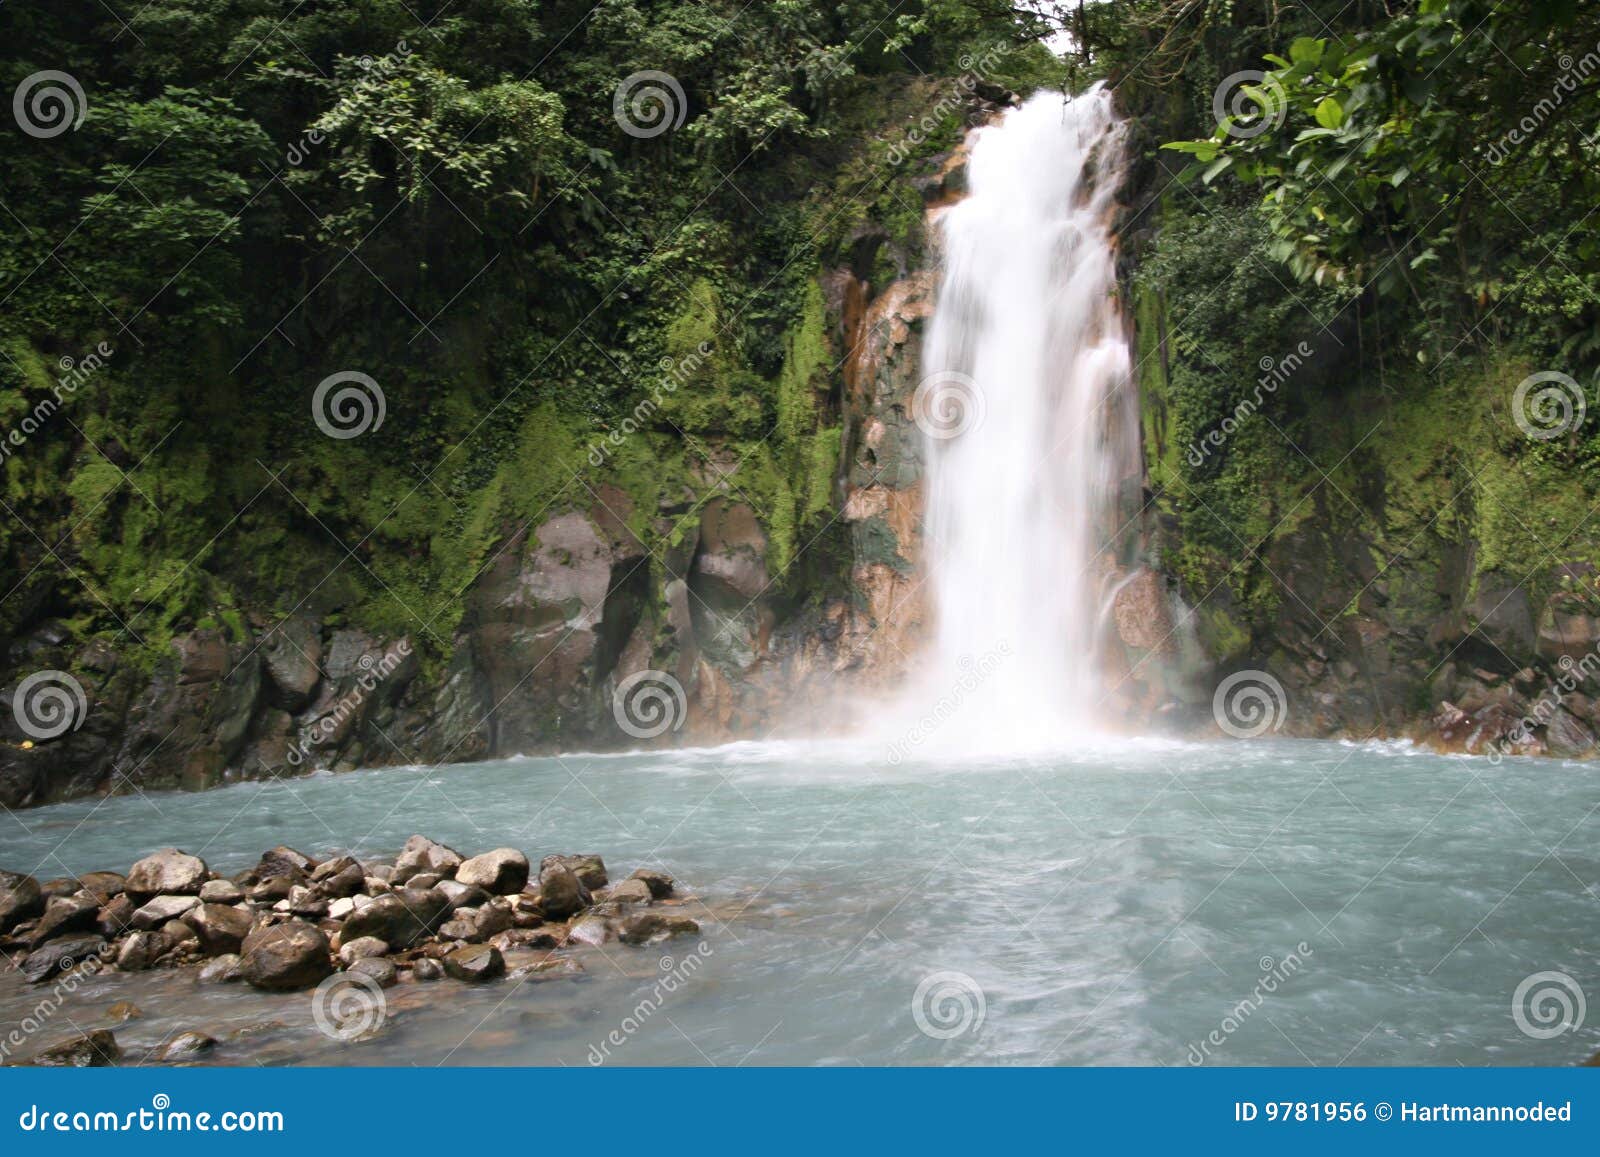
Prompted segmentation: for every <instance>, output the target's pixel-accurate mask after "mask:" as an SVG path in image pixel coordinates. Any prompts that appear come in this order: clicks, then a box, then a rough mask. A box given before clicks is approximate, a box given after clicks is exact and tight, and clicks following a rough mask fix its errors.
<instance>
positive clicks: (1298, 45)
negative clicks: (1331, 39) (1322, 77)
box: [1289, 36, 1324, 67]
mask: <svg viewBox="0 0 1600 1157" xmlns="http://www.w3.org/2000/svg"><path fill="white" fill-rule="evenodd" d="M1323 46H1324V42H1323V41H1321V40H1317V39H1315V38H1314V37H1310V36H1297V37H1295V40H1294V43H1292V44H1290V45H1289V59H1290V60H1292V61H1294V62H1295V63H1296V64H1309V65H1311V66H1312V67H1315V66H1316V65H1317V63H1318V62H1319V61H1320V60H1321V59H1322V49H1323Z"/></svg>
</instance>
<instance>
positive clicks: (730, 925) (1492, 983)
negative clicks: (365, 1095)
mask: <svg viewBox="0 0 1600 1157" xmlns="http://www.w3.org/2000/svg"><path fill="white" fill-rule="evenodd" d="M1597 808H1600V767H1596V766H1594V765H1587V764H1581V763H1567V762H1558V761H1549V760H1542V761H1533V760H1508V761H1506V762H1504V763H1501V764H1500V765H1498V766H1495V765H1492V764H1490V763H1489V762H1487V761H1485V760H1481V759H1468V758H1446V757H1439V756H1434V755H1428V754H1422V753H1419V752H1416V751H1413V750H1410V749H1408V748H1406V747H1404V746H1379V745H1367V746H1353V745H1344V744H1338V743H1331V742H1302V741H1271V742H1253V743H1216V744H1193V743H1177V742H1171V743H1168V742H1156V741H1126V740H1118V741H1115V742H1111V741H1105V742H1097V743H1094V744H1089V745H1086V746H1085V747H1084V748H1083V749H1081V750H1079V751H1076V752H1074V753H1070V754H1067V755H1062V756H1058V757H1052V758H1048V759H1044V758H1041V759H1037V760H1033V761H1007V762H998V763H994V764H987V765H986V764H982V763H974V762H972V761H961V762H949V763H940V762H928V763H923V764H910V763H908V764H904V765H901V766H899V767H896V768H892V769H891V768H888V767H885V766H882V765H881V764H875V763H873V762H870V761H869V760H867V759H866V757H865V756H864V755H862V754H860V753H858V752H854V751H853V750H852V749H850V748H849V747H846V746H837V745H788V744H786V745H770V744H769V745H754V744H743V745H735V746H732V747H727V748H719V749H715V750H709V751H690V752H677V753H671V754H638V755H627V756H563V757H561V758H559V759H557V758H544V759H516V760H510V761H505V762H497V763H491V764H477V765H462V766H455V767H446V768H432V769H398V770H383V771H370V772H352V773H347V774H342V775H332V774H320V775H317V776H313V777H310V778H304V779H294V780H286V781H282V782H278V783H271V784H242V785H235V786H230V787H225V788H221V789H218V790H214V791H210V792H205V793H200V794H159V795H148V796H137V795H135V796H122V797H117V798H112V799H105V800H96V801H80V802H74V803H68V804H62V805H58V806H53V807H48V808H42V809H38V810H34V811H27V812H18V813H14V814H10V815H8V816H4V817H0V867H5V868H9V869H13V870H22V871H31V872H34V873H35V874H37V875H39V876H40V877H41V878H43V877H48V876H53V875H64V874H67V873H71V872H79V871H85V870H90V869H97V868H115V869H118V870H123V871H125V870H126V869H127V867H128V865H129V864H130V863H131V862H132V861H133V860H134V859H136V858H137V857H139V856H140V855H142V854H144V853H146V852H148V851H150V850H152V849H155V848H158V847H162V846H167V845H176V846H179V847H182V848H184V849H186V850H188V851H191V852H194V853H197V854H200V855H202V856H204V857H205V858H206V860H207V861H208V862H209V863H210V864H211V865H212V867H214V868H217V869H220V870H226V871H232V870H236V869H238V868H242V867H245V866H248V865H249V864H252V863H253V862H254V861H255V859H256V858H257V857H258V856H259V854H260V853H261V851H263V850H264V849H265V848H267V847H270V846H272V845H274V844H278V843H288V844H291V845H294V846H296V847H298V848H300V849H302V850H303V851H306V852H308V853H312V854H317V855H320V854H322V853H325V852H328V851H332V850H336V849H350V850H353V851H355V852H356V853H358V854H370V855H375V856H382V855H392V854H393V853H394V851H395V850H396V849H397V848H398V847H399V845H400V844H401V843H402V842H403V841H404V840H405V838H406V837H407V836H408V835H410V834H412V833H413V832H424V833H426V834H428V835H430V836H432V837H434V838H436V839H440V840H443V841H445V842H447V843H449V844H451V845H453V846H455V847H456V848H458V849H459V850H461V851H463V852H473V851H479V850H485V849H488V848H493V847H498V846H503V845H511V846H516V847H520V848H523V849H525V850H526V851H527V852H528V853H529V854H530V855H531V856H532V857H534V858H535V859H537V858H538V857H539V856H541V855H544V854H547V853H550V852H599V853H601V854H602V855H604V857H605V859H606V862H607V864H608V865H609V866H610V867H611V869H612V874H613V877H614V878H617V877H620V876H622V875H625V874H626V873H627V872H629V871H631V870H632V869H633V868H634V867H637V866H640V865H650V866H654V867H658V868H662V869H664V870H666V871H668V872H670V873H671V874H672V875H673V876H675V877H677V878H678V880H679V881H680V882H681V883H682V885H683V887H684V888H685V890H687V891H691V892H692V893H693V894H694V895H695V896H696V897H697V898H698V903H696V904H691V905H689V906H688V910H689V911H690V912H691V913H692V914H695V915H697V917H698V918H699V919H700V921H701V924H702V928H703V938H702V940H701V941H696V940H693V939H679V940H676V941H673V942H671V943H670V944H666V945H655V946H651V947H644V948H630V947H625V946H621V945H608V946H607V947H606V948H604V949H603V950H598V951H591V952H589V953H587V954H585V955H584V957H583V962H584V966H585V976H586V979H583V980H567V979H561V980H547V981H543V982H540V983H523V984H517V983H513V982H502V983H498V984H492V985H488V986H486V987H482V988H469V987H467V986H465V985H461V984H458V983H456V982H454V981H440V982H437V983H435V984H432V985H422V984H403V985H401V986H399V987H397V988H395V989H391V990H389V993H388V994H387V1000H388V1004H389V1010H388V1013H389V1015H388V1020H387V1022H386V1023H385V1025H384V1027H383V1029H382V1030H381V1031H380V1032H378V1033H377V1035H376V1036H374V1037H373V1038H372V1039H369V1040H366V1041H362V1042H355V1043H346V1042H340V1041H333V1040H330V1039H328V1038H327V1037H325V1036H324V1035H323V1034H321V1033H319V1032H318V1031H317V1030H316V1028H315V1027H314V1026H313V1024H312V1021H311V1017H310V1012H309V1001H308V998H307V996H306V995H305V994H297V995H291V996H276V995H269V994H260V993H252V992H249V991H247V990H244V989H242V988H241V987H240V986H236V985H229V986H226V987H222V986H210V987H201V986H199V985H198V984H197V983H196V982H195V981H194V980H193V979H192V978H191V977H189V976H188V975H186V974H184V975H180V974H171V973H168V974H154V973H146V974H136V975H107V976H104V977H101V978H99V979H96V980H95V981H93V982H91V983H90V984H89V985H86V986H85V987H84V988H82V989H80V990H79V991H77V992H74V993H73V994H71V996H70V998H69V1011H70V1012H72V1014H73V1015H72V1019H73V1023H74V1024H77V1025H82V1026H84V1027H87V1026H88V1025H89V1024H91V1023H100V1022H99V1021H97V1020H96V1018H97V1017H101V1016H102V1015H103V1011H104V1009H105V1008H106V1007H108V1006H109V1004H110V1003H111V1002H113V1001H115V1000H119V999H131V1000H133V1001H134V1002H135V1003H137V1004H139V1005H140V1007H141V1008H143V1009H144V1011H145V1013H146V1015H145V1016H144V1017H142V1018H140V1019H139V1020H136V1021H132V1022H130V1023H129V1024H128V1025H126V1026H122V1027H119V1028H118V1030H117V1032H118V1037H119V1040H122V1041H123V1042H124V1047H125V1048H126V1049H129V1050H130V1051H131V1052H132V1053H134V1054H137V1051H138V1050H139V1049H140V1048H148V1047H149V1046H151V1045H153V1044H155V1043H157V1042H158V1041H159V1040H160V1039H162V1038H163V1037H164V1036H165V1035H166V1034H168V1033H170V1032H172V1031H174V1030H175V1029H178V1028H199V1029H202V1030H204V1031H207V1032H210V1033H211V1034H212V1035H214V1036H217V1037H219V1038H220V1039H223V1040H224V1045H223V1048H222V1049H221V1050H220V1051H219V1052H218V1053H217V1054H216V1056H215V1058H214V1059H215V1060H216V1061H217V1062H218V1063H256V1062H265V1063H280V1062H309V1063H350V1064H405V1065H434V1064H445V1063H450V1064H568V1065H585V1064H590V1063H593V1062H594V1061H596V1060H604V1061H605V1062H606V1063H620V1064H717V1065H738V1064H791V1063H800V1064H810V1063H826V1064H1035V1065H1036V1064H1070V1065H1084V1064H1132V1065H1184V1064H1189V1063H1194V1062H1195V1061H1197V1060H1198V1061H1200V1062H1202V1063H1206V1064H1243V1065H1255V1064H1292V1065H1300V1064H1316V1065H1337V1064H1379V1065H1382V1064H1465V1065H1484V1064H1568V1063H1573V1062H1575V1061H1578V1060H1581V1059H1583V1058H1584V1057H1586V1056H1588V1055H1589V1054H1591V1053H1593V1052H1595V1050H1596V1049H1600V1004H1596V1002H1597V1001H1600V815H1597ZM691 955H693V956H695V957H696V958H697V962H696V963H695V964H694V965H692V966H691V967H689V969H688V971H685V965H684V963H683V962H684V961H685V960H687V959H688V958H689V957H690V956H691ZM664 958H666V959H664ZM1538 973H1559V974H1561V976H1563V977H1565V978H1568V981H1570V988H1569V987H1568V986H1567V982H1566V981H1558V982H1555V983H1557V984H1558V985H1560V986H1561V987H1562V994H1561V995H1564V996H1566V997H1567V1001H1566V1005H1564V1006H1563V1005H1559V1002H1557V1003H1555V1004H1552V1003H1551V1001H1550V999H1544V1000H1543V1001H1542V1002H1541V1001H1540V1000H1539V999H1538V997H1537V993H1538V990H1539V989H1540V988H1541V987H1544V988H1549V986H1550V983H1551V982H1550V981H1549V980H1545V981H1540V982H1535V983H1534V984H1533V985H1532V986H1531V989H1530V992H1529V993H1527V994H1526V996H1527V999H1526V1000H1525V1001H1524V1005H1525V1011H1524V1013H1523V1015H1521V1016H1520V1017H1519V1016H1518V1015H1514V1010H1513V997H1514V995H1515V994H1516V992H1517V989H1518V986H1519V984H1522V983H1523V982H1524V981H1525V979H1526V978H1528V977H1530V976H1533V975H1534V974H1538ZM668 975H675V976H676V977H677V979H675V980H674V982H673V983H672V984H671V990H670V991H666V992H663V991H662V978H663V977H666V976H668ZM930 978H932V979H930ZM919 986H921V989H922V991H921V994H920V996H919ZM1547 996H1548V994H1547ZM1580 996H1581V997H1582V998H1583V999H1580ZM36 997H37V993H36V992H35V993H28V992H25V991H23V987H22V985H21V984H20V981H19V979H18V978H17V977H16V976H15V975H14V974H13V975H7V976H3V977H0V1020H4V1021H10V1020H13V1019H15V1018H16V1017H17V1016H18V1015H20V1012H19V1010H20V1009H22V1008H23V1007H31V1005H32V1003H34V1001H35V999H36ZM641 1002H643V1004H641ZM1530 1004H1537V1005H1538V1007H1536V1008H1533V1009H1532V1010H1531V1011H1529V1010H1528V1008H1527V1006H1528V1005H1530ZM1580 1004H1581V1005H1582V1007H1581V1008H1580V1007H1579V1006H1580ZM1589 1005H1595V1007H1593V1008H1590V1007H1588V1006H1589ZM641 1009H642V1011H641ZM1551 1009H1555V1012H1554V1014H1552V1013H1551ZM1580 1012H1581V1013H1582V1014H1583V1019H1582V1023H1578V1020H1579V1013H1580ZM1541 1017H1544V1018H1546V1019H1540V1018H1541ZM1524 1025H1526V1026H1528V1027H1530V1028H1531V1029H1532V1030H1534V1031H1533V1032H1532V1033H1530V1032H1528V1031H1525V1030H1524V1027H1523V1026H1524ZM241 1030H248V1031H246V1032H244V1033H243V1035H232V1034H238V1033H240V1031H241ZM612 1034H615V1035H612ZM46 1035H48V1032H47V1034H46ZM56 1035H61V1034H56ZM619 1038H620V1040H621V1043H620V1044H617V1043H613V1042H615V1041H616V1040H618V1039H619ZM1219 1040H1220V1043H1215V1042H1217V1041H1219Z"/></svg>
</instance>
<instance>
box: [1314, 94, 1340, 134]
mask: <svg viewBox="0 0 1600 1157" xmlns="http://www.w3.org/2000/svg"><path fill="white" fill-rule="evenodd" d="M1316 116H1317V123H1318V124H1319V125H1321V126H1322V127H1323V128H1325V129H1336V128H1338V127H1339V126H1340V125H1341V124H1343V123H1344V106H1343V105H1341V104H1340V103H1339V102H1338V101H1337V100H1335V99H1334V98H1333V97H1331V96H1325V97H1323V98H1322V102H1321V103H1320V104H1318V105H1317V111H1316Z"/></svg>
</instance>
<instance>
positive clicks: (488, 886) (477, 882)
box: [456, 848, 528, 896]
mask: <svg viewBox="0 0 1600 1157" xmlns="http://www.w3.org/2000/svg"><path fill="white" fill-rule="evenodd" d="M456 880H457V881H458V882H459V883H462V884H465V885H467V886H468V887H477V888H482V889H484V891H486V892H488V893H490V894H491V895H495V896H509V895H511V894H513V893H515V892H520V891H522V889H523V887H524V886H525V885H526V884H527V883H528V857H527V856H525V855H523V854H522V853H521V852H519V851H517V849H515V848H496V849H495V850H494V851H492V852H485V853H484V854H483V855H481V856H473V857H472V858H471V859H470V860H463V861H462V863H461V866H460V867H459V868H457V869H456Z"/></svg>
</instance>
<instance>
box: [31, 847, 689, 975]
mask: <svg viewBox="0 0 1600 1157" xmlns="http://www.w3.org/2000/svg"><path fill="white" fill-rule="evenodd" d="M678 903H679V901H677V900H676V899H675V898H674V884H673V880H672V877H671V876H668V875H666V874H665V873H663V872H656V871H651V870H649V869H645V868H640V869H639V870H638V871H636V872H634V873H633V875H632V876H630V877H628V878H627V879H626V880H622V881H620V882H618V883H616V884H612V883H611V882H610V880H609V879H608V877H607V874H606V866H605V863H604V862H603V861H602V860H601V858H600V857H599V856H596V855H559V856H546V857H544V859H543V860H542V861H540V863H539V865H538V868H537V870H535V868H534V867H533V865H532V864H531V863H530V862H529V860H528V857H527V856H526V855H524V854H523V853H522V852H520V851H517V850H516V849H515V848H496V849H494V850H493V851H489V852H485V853H483V854H482V855H477V856H471V857H464V856H462V855H461V854H460V853H458V852H456V851H455V850H454V849H452V848H449V847H446V846H445V845H443V844H440V843H437V842H435V841H433V840H430V839H428V838H427V837H426V836H420V835H418V836H412V837H411V838H410V839H409V840H407V841H406V845H405V847H404V848H403V849H402V850H401V852H400V854H399V856H398V857H396V859H395V861H394V863H392V864H387V863H379V862H375V861H371V860H366V861H363V860H358V859H356V858H355V857H353V856H349V855H332V856H329V857H328V858H327V859H324V860H320V861H318V860H314V859H312V858H311V857H309V856H306V855H303V854H301V853H300V852H297V851H295V850H294V849H293V848H288V847H276V848H273V849H272V850H271V851H269V852H267V853H266V854H265V855H263V856H262V857H261V861H260V862H259V863H258V864H256V866H255V867H253V868H250V869H249V870H247V871H244V872H240V873H238V874H236V875H234V876H231V877H222V876H219V875H218V874H217V873H215V872H213V871H211V869H210V868H208V867H207V866H206V863H205V861H204V860H202V859H200V857H198V856H192V855H189V854H187V853H185V852H181V851H178V850H177V849H168V850H165V851H160V852H156V853H154V854H153V855H149V856H146V857H145V858H144V859H142V860H140V861H139V862H138V863H136V864H134V865H133V867H132V868H130V869H129V871H128V874H127V875H126V876H123V875H119V874H118V873H116V872H90V873H88V874H87V875H84V876H80V877H78V878H76V879H57V880H46V881H44V882H43V883H40V882H39V881H37V880H35V879H34V878H33V877H31V876H25V875H18V874H16V873H13V872H4V871H0V945H3V946H4V947H6V948H7V949H8V950H10V951H11V953H12V954H13V955H15V954H16V952H17V951H19V950H20V951H21V952H23V953H26V955H25V956H23V957H22V958H21V965H20V967H21V970H22V973H23V975H24V976H25V977H26V978H27V979H28V980H29V981H31V982H32V983H35V984H39V983H43V982H45V981H47V980H50V979H51V978H53V977H57V976H60V975H61V974H62V973H64V972H67V971H68V970H70V969H71V968H72V967H73V966H74V965H76V964H78V963H80V962H82V961H85V960H88V959H90V958H93V959H95V960H96V961H97V964H98V966H99V967H100V968H101V970H102V971H104V970H107V969H114V970H117V971H122V972H139V971H143V970H145V969H151V968H177V967H184V966H190V965H200V966H201V967H200V973H199V975H200V979H201V980H203V981H218V982H221V981H232V980H243V981H245V982H246V983H248V984H251V985H253V986H254V987H256V988H259V989H264V990H269V991H290V990H296V989H304V988H309V987H311V986H313V985H316V984H318V983H320V982H321V981H322V980H324V979H325V978H327V977H328V976H330V975H331V974H333V973H334V972H336V971H340V970H343V971H347V972H349V973H351V974H352V975H353V976H361V977H365V978H366V979H368V980H370V981H372V982H374V983H376V984H378V985H380V986H383V987H387V986H389V985H391V984H394V983H396V982H398V981H401V980H408V981H409V980H415V981H423V980H435V979H438V978H439V977H441V976H446V975H448V976H452V977H455V978H456V979H458V980H463V981H468V982H474V983H476V982H481V981H488V980H493V979H495V978H496V977H499V976H503V975H506V972H507V968H506V954H507V953H511V952H519V951H520V950H522V949H559V948H565V947H569V946H574V947H575V946H580V945H600V944H605V943H607V942H609V941H621V942H622V943H624V944H645V943H649V942H652V941H655V940H660V939H665V938H667V937H671V936H676V935H679V934H684V933H689V934H692V933H697V932H699V930H700V927H699V925H698V924H697V923H696V922H695V921H694V920H692V919H690V918H689V917H687V916H685V915H683V914H682V912H681V911H679V910H677V905H678ZM570 963H571V962H569V964H570ZM553 966H558V965H554V964H552V962H551V961H550V960H548V959H543V960H540V961H538V962H537V963H531V964H529V965H527V966H526V967H525V968H523V969H522V970H521V971H523V972H526V971H528V970H531V969H547V968H550V967H553ZM518 974H519V973H517V972H513V975H518Z"/></svg>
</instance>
